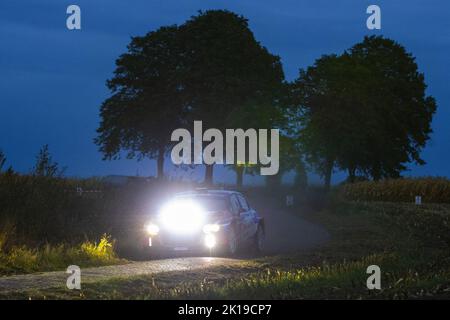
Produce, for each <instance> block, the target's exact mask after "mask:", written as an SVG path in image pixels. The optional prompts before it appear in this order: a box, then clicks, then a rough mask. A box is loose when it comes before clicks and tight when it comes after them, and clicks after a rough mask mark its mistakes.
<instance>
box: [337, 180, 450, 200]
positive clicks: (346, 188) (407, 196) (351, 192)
mask: <svg viewBox="0 0 450 320" xmlns="http://www.w3.org/2000/svg"><path fill="white" fill-rule="evenodd" d="M339 193H340V195H341V196H342V197H343V198H344V199H345V200H352V201H391V202H414V199H415V197H416V196H421V197H422V201H423V202H425V203H450V180H449V179H446V178H431V177H430V178H408V179H406V178H404V179H388V180H381V181H365V182H357V183H348V184H344V185H342V186H340V187H339Z"/></svg>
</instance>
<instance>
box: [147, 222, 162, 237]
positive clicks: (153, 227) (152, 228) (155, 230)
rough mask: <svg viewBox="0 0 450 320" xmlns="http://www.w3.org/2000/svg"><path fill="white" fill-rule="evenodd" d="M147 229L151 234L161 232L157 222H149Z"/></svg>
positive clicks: (154, 234)
mask: <svg viewBox="0 0 450 320" xmlns="http://www.w3.org/2000/svg"><path fill="white" fill-rule="evenodd" d="M145 230H146V231H147V233H148V234H149V235H151V236H156V235H157V234H158V233H159V227H158V226H157V225H156V224H153V223H149V224H147V225H146V226H145Z"/></svg>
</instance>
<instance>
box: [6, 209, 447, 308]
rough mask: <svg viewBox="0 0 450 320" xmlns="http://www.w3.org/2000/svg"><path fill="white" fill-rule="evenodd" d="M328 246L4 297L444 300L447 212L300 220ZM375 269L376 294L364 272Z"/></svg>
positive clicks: (358, 212)
mask: <svg viewBox="0 0 450 320" xmlns="http://www.w3.org/2000/svg"><path fill="white" fill-rule="evenodd" d="M306 218H307V219H310V220H312V221H315V222H317V223H321V224H323V225H324V226H326V227H327V228H328V230H329V231H330V233H331V234H332V240H331V241H330V242H329V243H328V244H327V245H326V246H324V247H322V248H320V249H318V250H317V251H315V252H310V253H298V254H295V255H289V256H278V257H268V258H261V259H257V260H255V261H253V263H254V265H253V266H252V267H248V266H245V267H244V266H242V267H237V268H231V269H229V270H223V268H222V269H221V268H218V269H216V270H209V271H208V272H204V271H202V272H200V273H198V272H197V273H196V272H183V273H167V274H162V275H158V276H157V277H151V276H139V277H129V278H120V279H111V280H107V281H102V282H98V283H88V284H85V285H84V286H83V288H82V291H81V292H80V291H77V292H74V291H68V290H65V289H62V288H60V289H46V290H41V291H30V292H22V293H18V294H16V295H15V296H11V295H8V296H7V297H8V298H11V297H14V298H29V297H31V298H38V299H41V298H49V299H58V298H71V299H72V298H82V299H185V298H187V299H215V298H221V299H222V298H223V299H249V298H250V299H311V298H318V299H360V298H362V299H419V298H420V299H426V298H443V299H448V298H450V254H449V250H448V248H449V243H450V241H449V235H450V233H449V231H450V230H449V228H450V224H449V218H450V210H449V207H447V206H444V205H435V206H432V205H428V206H421V207H416V206H411V205H406V204H405V205H403V204H389V203H340V204H339V205H337V206H335V207H333V208H332V209H327V210H323V211H321V212H319V213H311V214H309V215H308V216H307V217H306ZM372 264H376V265H378V266H380V268H381V272H382V276H381V286H382V290H368V289H367V287H366V279H367V277H368V275H367V274H366V269H367V267H368V266H369V265H372Z"/></svg>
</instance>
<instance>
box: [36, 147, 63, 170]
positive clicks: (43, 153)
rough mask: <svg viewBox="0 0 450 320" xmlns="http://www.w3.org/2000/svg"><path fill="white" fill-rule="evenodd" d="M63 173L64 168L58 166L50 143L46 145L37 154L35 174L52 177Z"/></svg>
mask: <svg viewBox="0 0 450 320" xmlns="http://www.w3.org/2000/svg"><path fill="white" fill-rule="evenodd" d="M62 173H63V172H62V170H60V169H59V168H58V163H57V162H54V161H53V159H52V156H51V155H50V151H49V149H48V145H47V144H46V145H44V146H43V147H42V148H41V150H39V153H38V155H37V156H36V164H35V166H34V168H33V174H34V175H36V176H40V177H50V178H52V177H57V176H61V175H62Z"/></svg>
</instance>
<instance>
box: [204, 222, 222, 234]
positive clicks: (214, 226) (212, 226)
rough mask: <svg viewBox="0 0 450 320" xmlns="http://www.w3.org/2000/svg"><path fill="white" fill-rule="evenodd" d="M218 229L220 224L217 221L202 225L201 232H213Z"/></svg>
mask: <svg viewBox="0 0 450 320" xmlns="http://www.w3.org/2000/svg"><path fill="white" fill-rule="evenodd" d="M219 230H220V226H219V225H218V224H217V223H214V224H206V225H205V226H204V227H203V232H204V233H215V232H218V231H219Z"/></svg>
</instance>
